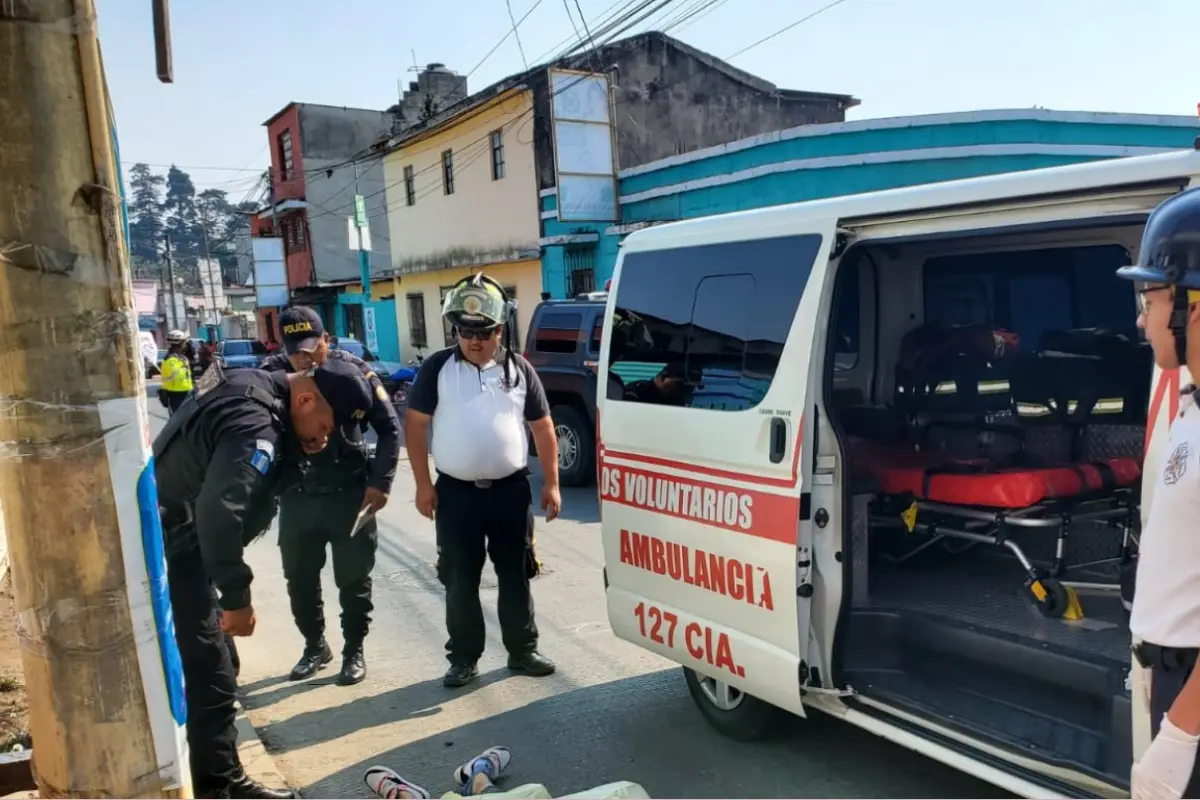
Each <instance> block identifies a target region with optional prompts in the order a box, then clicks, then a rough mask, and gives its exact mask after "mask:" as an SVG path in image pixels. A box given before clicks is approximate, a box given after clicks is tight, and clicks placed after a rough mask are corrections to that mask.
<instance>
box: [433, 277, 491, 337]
mask: <svg viewBox="0 0 1200 800" xmlns="http://www.w3.org/2000/svg"><path fill="white" fill-rule="evenodd" d="M504 315H505V303H504V298H503V297H502V296H501V295H500V292H499V290H497V289H496V287H494V286H491V285H488V284H486V283H479V284H467V285H464V286H459V287H458V288H456V289H453V290H452V291H450V292H448V293H447V294H446V299H445V301H444V302H443V303H442V316H443V317H446V318H448V319H449V320H450V322H451V324H453V325H456V326H460V327H466V328H490V327H495V326H496V325H500V324H502V323H503V322H504Z"/></svg>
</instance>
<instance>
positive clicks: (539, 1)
mask: <svg viewBox="0 0 1200 800" xmlns="http://www.w3.org/2000/svg"><path fill="white" fill-rule="evenodd" d="M543 2H545V0H537V2H536V3H534V4H533V5H532V6H530V8H529V10H528V11H526V12H525V15H524V16H523V17H521V18H520V19H519V20H517V22H516V24H515V25H513V27H512V30H510V31H509V32H508V33H506V34H504V36H503V37H501V39H500V41H498V42H496V43H495V44H494V45H492V49H491V50H488V51H487V52H486V53H485V54H484V56H483V58H481V59H479V63H478V64H476V65H475V66H473V67H471V71H470V72H468V73H467V77H468V78H469V77H471V76H472V75H474V74H475V72H476V70H478V69H479V68H480V67H482V66H483V62H485V61H487V60H488V59H489V58H491V57H492V53H495V52H496V51H497V50H499V49H500V45H502V44H504V43H505V42H507V41H508V37H510V36H512V35H513V34H514V33H516V32H517V28H519V27H521V23H523V22H524V21H525V20H527V19H528V18H529V15H530V14H532V13H533V12H534V10H535V9H537V7H538V6H540V5H541V4H542V3H543ZM509 13H510V14H511V13H512V11H511V9H510V11H509ZM521 57H522V58H524V57H525V54H524V53H522V54H521ZM527 68H528V67H527Z"/></svg>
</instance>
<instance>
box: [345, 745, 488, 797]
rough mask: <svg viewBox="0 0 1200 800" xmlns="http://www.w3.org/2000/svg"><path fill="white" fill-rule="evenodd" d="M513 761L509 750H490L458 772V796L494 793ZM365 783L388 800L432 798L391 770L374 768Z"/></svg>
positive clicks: (365, 776) (455, 773)
mask: <svg viewBox="0 0 1200 800" xmlns="http://www.w3.org/2000/svg"><path fill="white" fill-rule="evenodd" d="M510 761H512V753H511V752H509V749H508V748H507V747H501V746H496V747H489V748H488V749H487V750H484V751H483V752H482V753H480V754H479V755H477V756H475V757H474V758H472V759H471V760H470V761H468V762H466V763H465V764H461V765H459V766H458V767H457V768H456V769H455V770H454V783H455V785H457V786H458V793H459V794H461V795H463V796H464V797H465V796H471V795H478V794H483V793H484V792H486V791H489V790H491V789H492V788H494V784H495V781H496V780H497V779H498V778H499V777H500V775H501V774H502V773H503V772H504V770H505V769H507V768H508V764H509V762H510ZM363 782H365V783H366V784H367V788H368V789H370V790H371V791H372V792H374V793H375V794H377V795H379V796H380V797H383V798H386V800H409V798H419V799H420V800H426V799H427V798H429V797H431V795H430V794H429V792H428V791H427V790H425V789H424V788H423V787H421V786H418V785H417V784H415V783H413V782H412V781H408V780H405V779H404V778H403V777H402V776H401V775H400V774H398V773H397V772H396V771H395V770H393V769H389V768H388V767H383V766H375V767H371V768H370V769H368V770H367V772H366V774H365V775H363Z"/></svg>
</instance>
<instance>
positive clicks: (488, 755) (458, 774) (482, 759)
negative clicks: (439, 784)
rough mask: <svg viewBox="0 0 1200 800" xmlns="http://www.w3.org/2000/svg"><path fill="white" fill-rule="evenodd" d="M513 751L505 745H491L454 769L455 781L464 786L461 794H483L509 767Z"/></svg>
mask: <svg viewBox="0 0 1200 800" xmlns="http://www.w3.org/2000/svg"><path fill="white" fill-rule="evenodd" d="M510 761H512V752H511V751H510V750H509V749H508V748H507V747H503V746H499V745H497V746H496V747H489V748H488V749H487V750H484V751H483V752H482V753H480V754H479V755H477V756H475V757H474V758H472V759H471V760H470V761H468V762H467V763H465V764H462V765H461V766H459V767H458V768H457V769H455V770H454V782H455V783H457V784H458V785H459V786H461V787H462V791H461V792H460V794H463V795H471V794H483V792H484V790H485V789H487V788H490V787H491V785H492V782H493V781H495V780H496V779H497V778H499V777H500V775H501V774H502V773H503V772H504V770H506V769H507V768H508V764H509V762H510Z"/></svg>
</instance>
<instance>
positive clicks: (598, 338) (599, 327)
mask: <svg viewBox="0 0 1200 800" xmlns="http://www.w3.org/2000/svg"><path fill="white" fill-rule="evenodd" d="M602 341H604V314H599V315H597V316H596V324H595V325H593V326H592V344H591V348H592V352H593V353H599V352H600V343H601V342H602Z"/></svg>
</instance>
